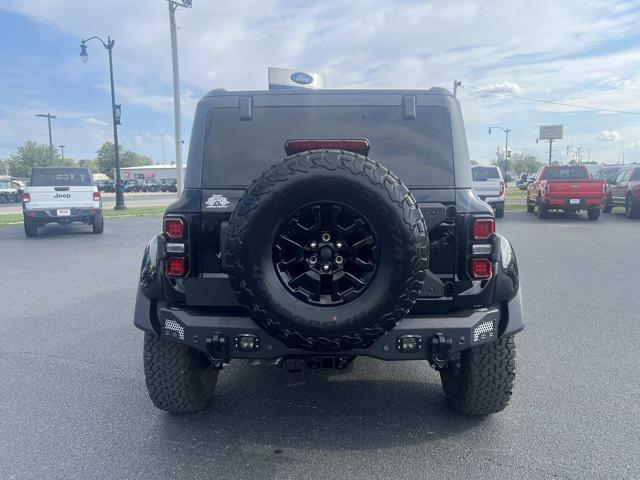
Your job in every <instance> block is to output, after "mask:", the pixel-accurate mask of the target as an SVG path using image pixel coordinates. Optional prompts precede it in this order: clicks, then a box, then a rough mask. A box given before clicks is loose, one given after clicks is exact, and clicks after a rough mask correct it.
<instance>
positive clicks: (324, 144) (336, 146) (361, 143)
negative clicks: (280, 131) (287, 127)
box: [284, 138, 369, 155]
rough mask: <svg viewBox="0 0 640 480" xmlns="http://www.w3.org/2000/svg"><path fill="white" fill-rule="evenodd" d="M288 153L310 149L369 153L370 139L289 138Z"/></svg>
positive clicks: (286, 149) (286, 146)
mask: <svg viewBox="0 0 640 480" xmlns="http://www.w3.org/2000/svg"><path fill="white" fill-rule="evenodd" d="M284 149H285V151H286V152H287V155H293V154H294V153H300V152H306V151H308V150H327V149H331V150H346V151H348V152H353V153H359V154H361V155H368V154H369V140H367V139H365V138H362V139H350V140H288V141H287V143H285V144H284Z"/></svg>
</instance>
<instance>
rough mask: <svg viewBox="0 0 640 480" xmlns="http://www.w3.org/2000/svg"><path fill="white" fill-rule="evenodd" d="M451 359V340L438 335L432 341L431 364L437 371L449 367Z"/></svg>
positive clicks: (440, 334)
mask: <svg viewBox="0 0 640 480" xmlns="http://www.w3.org/2000/svg"><path fill="white" fill-rule="evenodd" d="M450 357H451V339H450V338H444V335H442V333H437V334H436V336H435V337H433V338H432V339H431V363H432V364H433V366H434V367H435V368H436V370H439V369H442V368H444V367H446V366H447V364H448V363H449V359H450Z"/></svg>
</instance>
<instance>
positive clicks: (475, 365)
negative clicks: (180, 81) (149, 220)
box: [135, 88, 523, 415]
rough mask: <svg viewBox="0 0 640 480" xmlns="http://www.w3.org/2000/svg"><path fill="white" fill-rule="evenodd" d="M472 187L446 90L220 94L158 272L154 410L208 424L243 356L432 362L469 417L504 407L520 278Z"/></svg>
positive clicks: (144, 282)
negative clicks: (201, 417)
mask: <svg viewBox="0 0 640 480" xmlns="http://www.w3.org/2000/svg"><path fill="white" fill-rule="evenodd" d="M471 187H472V180H471V169H470V165H469V154H468V150H467V143H466V137H465V132H464V125H463V121H462V115H461V112H460V107H459V104H458V102H457V100H456V99H455V98H454V97H453V96H452V95H451V94H450V93H449V92H448V91H447V90H444V89H438V88H432V89H430V90H427V91H368V90H361V91H347V90H321V91H286V92H284V91H270V92H263V91H254V92H227V91H223V90H214V91H212V92H210V93H209V94H207V95H206V96H205V97H204V98H203V99H202V100H201V101H200V102H199V104H198V107H197V109H196V115H195V120H194V125H193V131H192V138H191V144H190V148H189V159H188V167H187V173H186V178H185V189H184V192H183V193H182V195H181V196H180V198H179V199H178V200H176V201H175V202H174V203H173V204H171V205H170V206H169V207H168V208H167V211H166V213H165V215H164V219H163V232H162V233H160V234H158V235H156V236H155V237H154V238H153V239H151V241H150V242H149V245H148V246H147V248H146V250H145V252H144V258H143V261H142V267H141V273H140V280H139V291H138V296H137V301H136V308H135V325H136V326H137V327H138V328H140V329H142V330H144V332H145V335H144V371H145V376H146V382H147V387H148V390H149V395H150V397H151V399H152V401H153V403H154V404H155V405H156V406H157V407H158V408H161V409H163V410H167V411H170V412H194V411H198V410H201V409H203V408H204V407H205V406H206V405H207V403H208V401H209V400H210V399H211V398H212V396H213V389H214V387H215V384H216V381H217V378H218V373H219V372H220V370H222V368H223V367H224V366H225V365H226V364H228V363H229V362H230V361H231V360H232V359H248V360H254V361H256V363H258V362H264V363H273V364H274V365H278V366H282V367H285V368H287V369H290V370H299V369H301V368H303V367H305V368H306V367H308V368H338V369H341V368H345V367H347V365H349V363H350V362H351V361H353V360H354V358H356V357H358V356H369V357H374V358H377V359H381V360H420V361H426V362H429V363H430V364H431V365H432V366H433V367H434V368H435V369H437V370H438V371H439V372H440V376H441V379H442V384H443V387H444V392H445V395H446V397H447V399H448V401H449V403H450V404H451V406H452V407H453V408H454V409H455V410H457V411H459V412H462V413H467V414H481V415H486V414H490V413H494V412H498V411H500V410H502V409H503V408H505V406H506V405H507V403H508V401H509V398H510V396H511V392H512V388H513V382H514V377H515V343H514V337H513V335H514V334H515V333H517V332H519V331H520V330H522V329H523V317H522V305H521V296H520V290H519V278H518V267H517V263H516V257H515V255H514V252H513V249H512V247H511V245H510V243H509V242H508V241H507V239H506V238H504V237H503V236H501V235H499V234H497V233H495V223H494V218H493V213H492V210H491V207H489V205H487V204H486V203H484V202H482V201H481V200H479V198H478V197H477V196H476V195H475V194H474V193H473V191H472V188H471Z"/></svg>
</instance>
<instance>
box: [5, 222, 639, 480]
mask: <svg viewBox="0 0 640 480" xmlns="http://www.w3.org/2000/svg"><path fill="white" fill-rule="evenodd" d="M159 228H160V219H159V217H140V218H125V219H118V220H111V221H105V231H104V234H103V235H101V236H95V235H92V234H91V233H89V231H87V230H86V228H83V226H81V225H77V226H71V227H60V226H58V225H51V226H48V227H46V228H45V229H43V230H41V232H40V235H39V237H37V238H34V239H26V238H25V237H24V233H23V230H22V226H11V227H4V228H0V245H2V249H0V262H1V263H0V264H1V265H2V272H3V273H4V275H3V278H4V282H3V287H2V289H1V290H0V291H1V292H2V293H1V295H2V315H1V316H0V331H2V334H3V341H2V343H1V344H0V357H1V362H2V363H1V365H2V367H1V368H0V418H2V421H0V451H2V455H0V472H2V478H83V479H84V478H139V477H142V476H148V477H156V478H167V477H169V476H171V475H173V476H175V477H176V478H193V477H196V476H201V477H203V478H207V477H215V478H238V479H241V478H242V479H244V478H264V479H267V478H278V479H280V478H283V479H284V478H295V479H300V478H340V479H343V478H393V477H406V478H430V477H436V476H438V477H440V478H467V477H472V478H575V479H584V478H629V479H632V478H639V477H640V460H639V458H640V444H639V442H638V431H637V426H638V420H637V419H638V416H639V415H640V401H639V400H638V399H639V398H640V395H639V394H640V380H639V376H638V374H637V372H638V370H639V369H640V346H639V344H638V341H637V338H638V333H637V329H638V320H639V314H638V303H637V292H638V272H639V271H640V256H639V255H638V254H637V251H638V248H637V246H638V242H639V241H640V222H639V221H632V220H628V219H626V218H624V216H622V215H621V214H619V213H617V214H614V215H603V216H602V217H601V218H600V220H599V221H597V222H592V221H588V220H587V219H586V216H585V215H581V216H577V215H555V214H551V215H550V217H549V219H547V220H539V219H538V218H537V217H536V216H534V215H531V214H529V215H528V214H526V213H524V212H506V214H505V219H504V220H500V221H499V222H498V231H499V232H500V233H503V234H505V235H507V236H508V237H509V238H510V239H511V240H512V242H513V244H514V247H515V249H516V254H517V255H518V259H519V264H520V271H521V275H522V283H523V288H524V290H523V293H524V295H525V313H526V322H527V327H526V330H525V332H524V333H522V334H521V335H518V337H517V338H516V342H517V344H518V372H517V378H516V390H515V394H514V397H513V399H512V403H511V405H510V406H509V407H508V408H507V409H506V410H505V411H504V412H502V413H499V414H497V415H494V416H492V417H489V418H485V419H482V418H469V417H461V416H458V415H456V414H454V413H453V412H452V411H451V410H450V409H449V408H448V407H447V406H446V404H445V403H444V396H443V394H442V391H441V387H440V382H439V379H438V378H437V374H436V373H435V372H434V371H433V370H431V369H430V368H429V367H428V366H427V365H426V362H425V364H418V363H394V364H392V363H383V362H377V361H374V360H368V359H358V360H357V361H356V362H355V363H354V365H353V368H352V369H351V370H350V371H347V372H345V373H339V374H338V373H323V372H311V373H303V374H289V373H288V372H285V371H282V370H280V369H276V368H267V367H252V366H249V365H246V364H244V363H240V362H238V363H235V364H232V365H231V366H230V367H228V368H226V369H225V370H224V371H223V372H222V374H221V376H220V381H219V383H218V393H217V395H216V397H215V400H214V402H213V403H212V404H211V405H210V407H209V408H208V409H207V410H206V411H205V412H203V413H200V414H198V415H195V416H180V415H175V416H174V415H168V414H166V413H164V412H161V411H159V410H156V409H155V408H154V407H153V405H152V404H151V402H150V401H149V399H148V397H147V393H146V388H145V386H144V376H143V373H142V348H141V344H142V333H141V332H140V331H138V330H136V329H135V328H134V327H133V325H132V314H133V304H134V299H135V288H136V277H137V270H138V268H139V265H140V259H141V255H142V250H143V248H144V246H145V244H146V242H147V240H148V238H149V237H151V235H152V234H154V233H155V232H156V231H158V230H159Z"/></svg>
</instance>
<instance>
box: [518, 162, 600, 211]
mask: <svg viewBox="0 0 640 480" xmlns="http://www.w3.org/2000/svg"><path fill="white" fill-rule="evenodd" d="M605 187H606V183H605V181H604V180H593V179H592V177H591V174H590V173H589V171H588V170H587V167H585V166H584V165H545V166H544V167H541V168H540V170H538V173H537V174H536V177H535V180H534V181H533V182H531V183H530V184H529V188H528V189H527V211H528V212H533V211H534V210H535V208H536V206H537V207H538V216H539V217H540V218H545V217H546V216H547V213H548V212H549V210H562V211H565V212H577V211H580V210H586V211H587V214H588V215H589V220H597V219H598V218H599V217H600V206H601V205H602V204H603V203H604V196H605Z"/></svg>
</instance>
